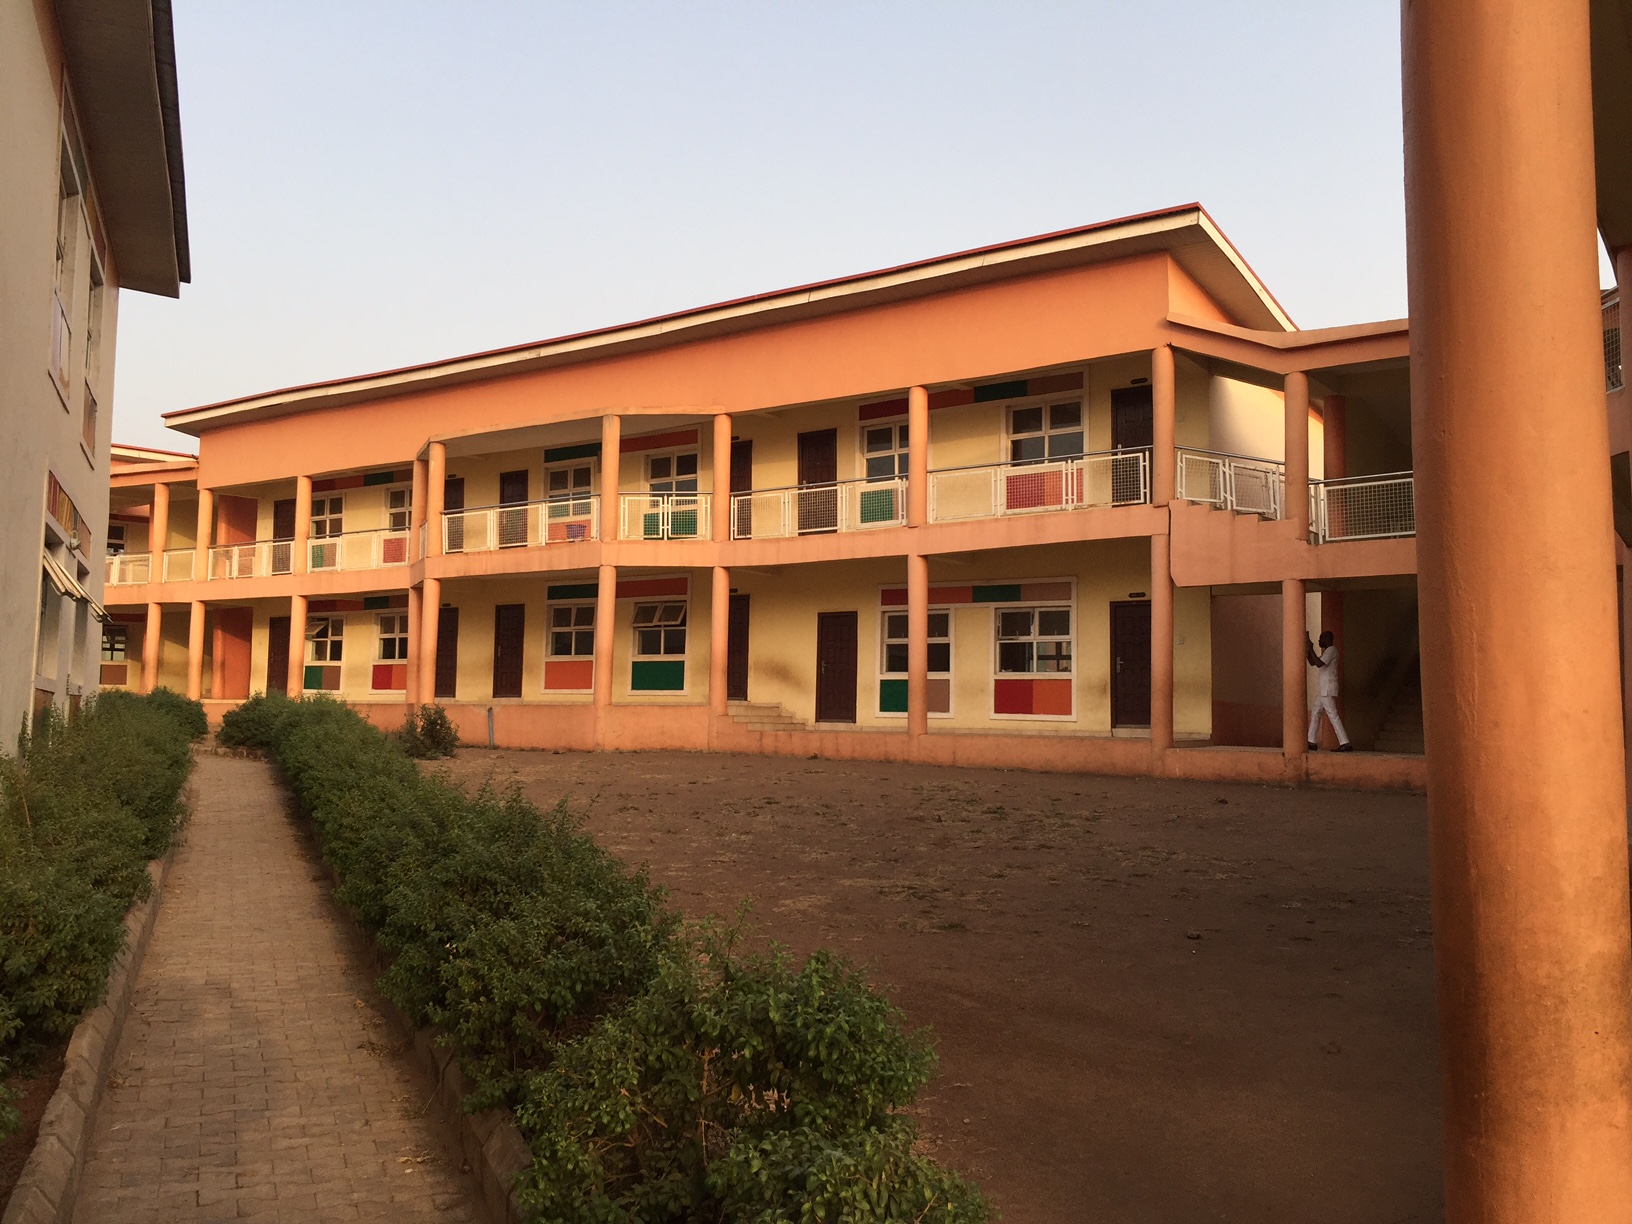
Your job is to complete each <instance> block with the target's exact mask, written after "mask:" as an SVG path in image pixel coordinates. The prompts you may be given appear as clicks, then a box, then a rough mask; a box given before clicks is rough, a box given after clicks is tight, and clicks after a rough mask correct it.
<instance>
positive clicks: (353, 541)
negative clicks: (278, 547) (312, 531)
mask: <svg viewBox="0 0 1632 1224" xmlns="http://www.w3.org/2000/svg"><path fill="white" fill-rule="evenodd" d="M307 555H308V566H309V568H310V569H312V570H314V571H316V570H363V569H383V568H384V567H386V566H390V565H407V564H408V532H407V530H406V529H405V530H402V531H393V530H391V529H390V528H388V527H385V528H377V529H375V530H373V531H346V532H342V533H341V534H339V535H335V536H326V537H324V538H322V539H314V540H312V541H310V543H309V544H308V546H307Z"/></svg>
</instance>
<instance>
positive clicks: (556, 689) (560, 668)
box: [544, 659, 595, 693]
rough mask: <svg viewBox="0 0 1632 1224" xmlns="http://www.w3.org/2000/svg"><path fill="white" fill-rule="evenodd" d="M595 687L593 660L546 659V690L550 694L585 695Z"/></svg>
mask: <svg viewBox="0 0 1632 1224" xmlns="http://www.w3.org/2000/svg"><path fill="white" fill-rule="evenodd" d="M594 687H595V661H594V660H593V659H546V660H545V662H544V689H545V691H546V692H550V693H585V692H588V691H589V690H590V689H592V688H594Z"/></svg>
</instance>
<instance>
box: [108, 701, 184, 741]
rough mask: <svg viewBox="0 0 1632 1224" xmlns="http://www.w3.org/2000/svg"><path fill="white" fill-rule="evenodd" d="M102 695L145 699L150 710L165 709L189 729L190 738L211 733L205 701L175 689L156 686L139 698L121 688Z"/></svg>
mask: <svg viewBox="0 0 1632 1224" xmlns="http://www.w3.org/2000/svg"><path fill="white" fill-rule="evenodd" d="M101 696H102V697H121V698H132V699H134V700H139V701H144V702H146V704H147V708H148V709H149V710H157V711H163V712H164V713H166V714H169V715H170V716H171V717H173V718H174V719H175V720H176V721H177V722H178V723H180V724H181V725H182V727H184V728H185V729H186V730H187V733H188V734H187V738H188V739H190V740H201V739H203V738H204V737H205V736H206V735H208V734H209V733H210V720H209V718H208V717H206V716H205V714H204V705H203V703H202V702H198V701H194V700H192V699H191V698H190V697H183V696H182V695H181V694H180V693H178V692H176V691H175V690H174V689H167V688H156V689H154V690H153V691H152V692H151V693H148V694H147V696H146V697H142V698H137V697H136V696H135V694H133V693H128V692H124V691H122V690H119V689H114V690H113V691H112V692H109V693H104V694H102V695H101ZM99 700H100V698H99Z"/></svg>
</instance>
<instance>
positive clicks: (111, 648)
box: [102, 625, 130, 663]
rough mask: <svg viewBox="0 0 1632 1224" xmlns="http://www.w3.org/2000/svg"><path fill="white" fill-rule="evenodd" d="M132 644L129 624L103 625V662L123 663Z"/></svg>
mask: <svg viewBox="0 0 1632 1224" xmlns="http://www.w3.org/2000/svg"><path fill="white" fill-rule="evenodd" d="M129 644H130V627H129V626H128V625H103V626H102V662H104V663H123V662H124V661H125V658H126V655H125V651H126V650H127V648H128V647H129Z"/></svg>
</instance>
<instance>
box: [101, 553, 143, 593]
mask: <svg viewBox="0 0 1632 1224" xmlns="http://www.w3.org/2000/svg"><path fill="white" fill-rule="evenodd" d="M107 566H108V568H107V577H106V579H105V582H106V584H107V585H108V586H132V585H135V584H136V583H142V582H151V581H152V574H153V558H152V557H151V556H149V555H148V554H147V553H116V554H115V555H114V556H111V557H109V558H108V561H107Z"/></svg>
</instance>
